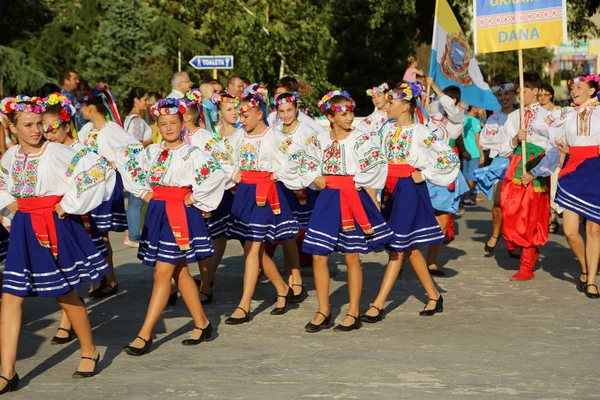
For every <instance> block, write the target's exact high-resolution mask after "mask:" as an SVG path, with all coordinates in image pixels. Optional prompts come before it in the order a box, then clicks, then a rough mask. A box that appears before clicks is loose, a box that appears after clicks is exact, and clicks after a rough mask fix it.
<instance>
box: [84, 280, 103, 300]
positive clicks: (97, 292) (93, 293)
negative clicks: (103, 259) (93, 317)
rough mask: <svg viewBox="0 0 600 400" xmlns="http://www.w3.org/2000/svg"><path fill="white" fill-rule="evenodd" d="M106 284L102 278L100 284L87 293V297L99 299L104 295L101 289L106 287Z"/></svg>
mask: <svg viewBox="0 0 600 400" xmlns="http://www.w3.org/2000/svg"><path fill="white" fill-rule="evenodd" d="M107 285H108V284H107V283H106V279H105V278H102V281H100V286H98V287H97V288H96V289H94V290H92V291H91V292H89V293H88V298H90V299H100V298H102V297H104V293H103V290H104V289H106V286H107Z"/></svg>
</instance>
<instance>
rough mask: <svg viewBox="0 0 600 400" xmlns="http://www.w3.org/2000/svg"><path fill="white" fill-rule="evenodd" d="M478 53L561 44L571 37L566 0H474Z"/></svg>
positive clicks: (475, 37) (475, 34)
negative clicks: (569, 34) (568, 36)
mask: <svg viewBox="0 0 600 400" xmlns="http://www.w3.org/2000/svg"><path fill="white" fill-rule="evenodd" d="M473 15H474V16H475V18H474V25H473V26H474V28H475V32H474V35H473V37H474V42H475V51H476V52H478V53H495V52H498V51H508V50H517V49H530V48H535V47H547V46H558V45H559V44H561V43H563V42H566V41H567V27H566V24H567V5H566V0H473Z"/></svg>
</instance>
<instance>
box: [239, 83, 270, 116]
mask: <svg viewBox="0 0 600 400" xmlns="http://www.w3.org/2000/svg"><path fill="white" fill-rule="evenodd" d="M248 96H252V98H251V99H250V101H249V102H248V103H247V104H245V105H243V106H239V105H238V106H237V110H238V113H240V114H243V113H245V112H247V111H249V110H251V109H253V108H254V107H257V106H258V107H260V109H261V110H262V112H263V122H264V123H265V125H267V126H269V121H268V119H267V116H268V115H269V113H268V112H267V102H268V100H269V97H268V91H267V88H266V87H264V86H263V85H261V84H260V83H253V84H252V85H250V86H248V87H246V89H244V91H243V92H242V99H243V98H245V97H248Z"/></svg>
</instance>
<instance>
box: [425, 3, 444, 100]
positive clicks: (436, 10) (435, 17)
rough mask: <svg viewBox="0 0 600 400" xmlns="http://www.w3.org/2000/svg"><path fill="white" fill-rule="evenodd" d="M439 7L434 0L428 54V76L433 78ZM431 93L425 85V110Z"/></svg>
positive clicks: (429, 87)
mask: <svg viewBox="0 0 600 400" xmlns="http://www.w3.org/2000/svg"><path fill="white" fill-rule="evenodd" d="M439 6H440V0H435V11H434V12H433V36H432V37H431V53H429V76H433V68H435V67H434V66H435V60H434V59H433V57H432V55H433V49H435V42H436V40H437V19H438V9H439ZM430 91H431V85H430V84H427V98H426V99H425V109H427V108H429V102H430V101H431V100H430V98H429V92H430Z"/></svg>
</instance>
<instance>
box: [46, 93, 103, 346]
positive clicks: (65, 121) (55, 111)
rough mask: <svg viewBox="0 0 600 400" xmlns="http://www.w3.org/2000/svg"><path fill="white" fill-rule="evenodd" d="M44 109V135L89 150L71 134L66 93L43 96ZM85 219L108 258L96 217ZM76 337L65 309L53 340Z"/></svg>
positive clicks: (70, 108) (72, 111)
mask: <svg viewBox="0 0 600 400" xmlns="http://www.w3.org/2000/svg"><path fill="white" fill-rule="evenodd" d="M42 112H43V113H42V124H43V133H44V138H45V139H46V140H47V141H49V142H52V143H59V144H63V145H65V146H69V147H71V148H73V149H74V150H76V151H77V152H78V153H77V157H80V156H82V155H85V154H86V153H87V150H86V149H85V147H84V146H83V145H82V144H81V143H80V142H78V141H77V140H74V139H73V138H72V137H71V134H72V132H71V124H70V122H71V119H72V118H73V116H74V114H75V107H73V105H72V104H71V101H70V100H69V99H68V98H67V97H66V96H63V95H62V94H60V93H53V94H50V95H49V96H48V97H46V98H44V99H43V102H42ZM69 161H70V160H69ZM113 189H114V180H113V181H111V184H110V185H106V191H105V193H104V197H103V199H102V200H103V201H105V200H108V199H109V198H110V196H111V195H112V191H113ZM81 219H82V223H83V226H84V227H85V230H86V232H87V233H88V234H89V235H90V237H91V239H92V241H93V242H94V244H95V245H96V248H98V251H100V254H101V255H102V257H105V258H106V257H107V256H108V249H107V248H106V246H105V244H104V240H102V235H101V234H100V231H99V230H98V227H97V226H96V223H95V222H94V219H93V218H92V217H91V215H90V214H89V213H88V214H85V215H82V216H81ZM82 301H83V300H82ZM76 338H77V335H75V331H74V330H73V327H72V326H71V322H70V321H69V318H68V316H67V313H65V312H64V311H63V313H62V317H61V321H60V324H59V328H58V331H57V332H56V335H55V336H54V337H53V338H52V340H51V343H52V344H65V343H69V342H71V341H72V340H74V339H76Z"/></svg>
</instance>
